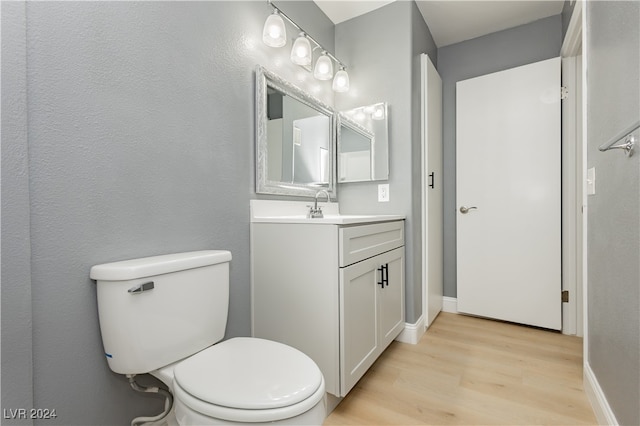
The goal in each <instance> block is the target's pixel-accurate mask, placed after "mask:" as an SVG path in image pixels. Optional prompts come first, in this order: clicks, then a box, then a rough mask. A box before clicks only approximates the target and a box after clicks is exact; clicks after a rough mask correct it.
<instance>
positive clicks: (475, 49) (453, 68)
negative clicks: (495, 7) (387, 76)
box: [437, 15, 562, 297]
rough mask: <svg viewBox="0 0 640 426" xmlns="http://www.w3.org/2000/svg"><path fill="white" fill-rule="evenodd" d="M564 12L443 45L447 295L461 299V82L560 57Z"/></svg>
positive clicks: (440, 56) (440, 63)
mask: <svg viewBox="0 0 640 426" xmlns="http://www.w3.org/2000/svg"><path fill="white" fill-rule="evenodd" d="M561 46H562V22H561V17H560V15H556V16H551V17H549V18H544V19H540V20H538V21H535V22H532V23H530V24H525V25H521V26H519V27H515V28H511V29H508V30H504V31H499V32H496V33H493V34H489V35H486V36H483V37H478V38H475V39H473V40H468V41H463V42H461V43H457V44H452V45H449V46H445V47H442V48H440V49H438V64H437V69H438V72H439V74H440V77H441V78H442V86H443V87H442V96H443V129H442V131H443V144H444V146H443V157H444V169H443V170H444V295H445V296H448V297H456V295H457V288H456V286H457V284H456V105H455V96H456V93H455V90H456V89H455V88H456V82H458V81H460V80H466V79H468V78H473V77H478V76H481V75H485V74H489V73H493V72H497V71H503V70H506V69H509V68H513V67H517V66H520V65H525V64H530V63H533V62H538V61H542V60H544V59H549V58H553V57H557V56H559V55H560V47H561Z"/></svg>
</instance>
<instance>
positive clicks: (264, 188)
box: [256, 65, 337, 199]
mask: <svg viewBox="0 0 640 426" xmlns="http://www.w3.org/2000/svg"><path fill="white" fill-rule="evenodd" d="M268 86H269V87H272V88H274V89H276V90H279V91H280V92H282V93H284V94H285V95H287V96H291V97H292V98H294V99H296V100H298V101H299V102H302V103H303V104H305V105H307V106H309V107H311V108H313V109H315V110H317V111H318V112H320V113H322V114H324V115H326V116H327V117H329V122H330V126H331V129H330V133H329V134H330V138H331V140H330V143H329V158H330V159H331V163H330V171H329V184H328V186H326V187H325V186H316V185H308V184H297V183H289V182H278V181H272V180H269V179H268V174H267V173H268V170H267V164H268V155H269V153H268V149H267V87H268ZM336 121H337V120H336V114H335V112H334V110H333V109H332V108H331V107H330V106H328V105H326V104H325V103H323V102H322V101H320V100H319V99H317V98H315V97H313V96H311V95H310V94H308V93H306V92H305V91H303V90H302V89H300V88H298V87H297V86H295V85H293V84H291V83H290V82H288V81H286V80H285V79H283V78H281V77H280V76H278V75H276V74H274V73H272V72H271V71H269V70H267V69H265V68H264V67H262V66H260V65H258V66H257V67H256V193H258V194H271V195H287V196H294V197H314V196H315V195H316V193H317V192H318V191H319V190H321V189H324V190H326V191H327V192H328V193H329V195H330V196H331V198H332V199H335V198H336V155H337V154H336V132H337V130H336V128H337V123H336Z"/></svg>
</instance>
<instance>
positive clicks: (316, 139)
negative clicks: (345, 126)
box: [293, 104, 330, 186]
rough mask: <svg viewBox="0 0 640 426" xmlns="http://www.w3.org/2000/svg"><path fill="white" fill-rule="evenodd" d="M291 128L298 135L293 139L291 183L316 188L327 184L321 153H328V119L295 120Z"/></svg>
mask: <svg viewBox="0 0 640 426" xmlns="http://www.w3.org/2000/svg"><path fill="white" fill-rule="evenodd" d="M298 105H299V104H298ZM293 128H294V129H297V130H295V133H297V134H298V136H297V137H293V150H294V160H293V182H295V183H308V184H313V185H318V186H321V185H323V184H324V185H326V184H328V183H329V180H328V175H329V172H328V170H327V169H326V167H327V165H328V162H327V161H326V159H325V160H324V161H323V159H322V156H323V152H326V153H328V152H329V140H330V138H329V135H328V130H329V128H330V127H329V117H325V116H324V115H316V116H314V117H307V118H302V119H299V120H295V121H294V122H293ZM295 133H294V134H295ZM296 142H297V143H296ZM324 155H326V154H324ZM323 163H324V166H323Z"/></svg>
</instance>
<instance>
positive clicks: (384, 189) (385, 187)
mask: <svg viewBox="0 0 640 426" xmlns="http://www.w3.org/2000/svg"><path fill="white" fill-rule="evenodd" d="M387 201H389V184H388V183H382V184H380V185H378V202H381V203H384V202H387Z"/></svg>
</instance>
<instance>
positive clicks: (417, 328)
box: [396, 315, 425, 345]
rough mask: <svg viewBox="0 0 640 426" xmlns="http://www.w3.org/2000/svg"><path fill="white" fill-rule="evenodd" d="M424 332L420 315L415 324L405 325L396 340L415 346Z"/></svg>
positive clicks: (422, 317)
mask: <svg viewBox="0 0 640 426" xmlns="http://www.w3.org/2000/svg"><path fill="white" fill-rule="evenodd" d="M424 331H425V328H424V315H422V316H421V317H420V318H418V321H416V323H415V324H409V323H405V324H404V330H402V331H401V332H400V334H398V337H396V340H397V341H398V342H403V343H411V344H412V345H415V344H416V343H418V342H419V341H420V338H421V337H422V335H423V334H424Z"/></svg>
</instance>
